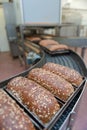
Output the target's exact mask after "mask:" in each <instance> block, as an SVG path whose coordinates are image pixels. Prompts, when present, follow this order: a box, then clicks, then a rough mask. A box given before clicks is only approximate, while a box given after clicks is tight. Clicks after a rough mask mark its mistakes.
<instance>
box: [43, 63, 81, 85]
mask: <svg viewBox="0 0 87 130" xmlns="http://www.w3.org/2000/svg"><path fill="white" fill-rule="evenodd" d="M43 69H45V70H48V71H50V72H53V73H54V74H57V75H59V76H61V77H62V78H64V79H66V80H67V81H68V82H70V83H71V84H73V85H76V86H79V85H80V84H81V82H82V80H83V79H82V76H81V75H80V73H79V72H77V71H76V70H74V69H71V68H69V67H66V66H63V65H59V64H55V63H50V62H48V63H46V64H45V65H44V66H43Z"/></svg>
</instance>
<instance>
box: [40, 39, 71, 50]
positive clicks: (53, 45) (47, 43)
mask: <svg viewBox="0 0 87 130" xmlns="http://www.w3.org/2000/svg"><path fill="white" fill-rule="evenodd" d="M39 45H41V46H42V47H45V48H46V49H48V50H49V51H52V52H53V51H60V50H68V49H69V48H68V46H66V45H64V44H59V43H58V42H57V41H54V40H41V41H40V42H39Z"/></svg>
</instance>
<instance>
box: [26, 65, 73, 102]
mask: <svg viewBox="0 0 87 130" xmlns="http://www.w3.org/2000/svg"><path fill="white" fill-rule="evenodd" d="M28 78H29V79H32V80H34V81H36V82H37V83H39V84H40V85H42V86H43V87H45V88H46V89H48V90H49V91H50V92H51V93H53V94H54V95H56V96H57V97H59V98H60V99H61V100H63V101H66V100H67V99H68V98H69V97H70V95H71V94H72V93H73V92H74V89H73V86H72V85H71V84H70V83H69V82H67V81H66V80H65V79H63V78H61V77H59V76H58V75H55V74H53V73H51V72H49V71H46V70H44V69H41V68H35V69H32V70H31V71H30V72H29V75H28Z"/></svg>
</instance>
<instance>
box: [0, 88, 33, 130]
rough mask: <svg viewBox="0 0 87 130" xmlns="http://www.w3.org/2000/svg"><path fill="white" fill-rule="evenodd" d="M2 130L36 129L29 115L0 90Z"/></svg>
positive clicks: (0, 126) (0, 121) (0, 123)
mask: <svg viewBox="0 0 87 130" xmlns="http://www.w3.org/2000/svg"><path fill="white" fill-rule="evenodd" d="M0 130H35V128H34V126H33V124H32V122H31V121H30V119H29V117H28V116H27V115H26V114H25V113H24V111H23V110H21V109H20V107H19V106H18V105H17V104H16V102H15V101H13V100H12V99H11V98H10V97H9V96H8V95H7V94H6V93H5V92H4V91H3V90H0Z"/></svg>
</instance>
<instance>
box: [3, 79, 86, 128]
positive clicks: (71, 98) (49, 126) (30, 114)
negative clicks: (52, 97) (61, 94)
mask: <svg viewBox="0 0 87 130" xmlns="http://www.w3.org/2000/svg"><path fill="white" fill-rule="evenodd" d="M84 84H85V78H84V80H83V82H82V83H81V85H80V86H78V87H77V88H76V87H74V90H75V91H74V93H73V94H72V95H71V96H70V98H69V99H68V100H67V101H66V102H64V101H63V100H61V99H59V98H56V99H57V101H58V103H59V104H60V106H61V108H60V110H59V111H58V112H57V113H56V114H55V115H54V116H53V118H52V119H51V121H49V122H48V123H46V124H43V123H42V122H41V120H39V118H38V117H37V116H36V115H35V114H34V113H33V112H31V111H30V110H29V109H28V108H27V107H26V106H25V105H24V104H23V103H22V102H21V101H19V100H18V99H17V97H15V96H14V94H13V93H11V92H10V91H9V90H8V89H7V88H6V86H5V87H4V88H3V89H4V90H5V91H6V92H7V93H8V94H9V95H10V96H11V97H12V98H13V99H14V100H15V101H16V102H17V103H18V104H19V105H20V107H22V108H23V109H24V110H25V111H26V112H27V114H28V115H29V116H30V117H31V118H32V119H33V120H34V121H35V123H36V125H37V126H38V125H39V127H38V130H51V128H52V127H53V126H54V124H55V123H56V121H58V119H59V117H60V116H61V115H62V113H63V112H64V110H65V109H66V108H67V107H68V106H69V104H70V103H71V102H72V100H73V99H74V97H75V96H76V95H77V94H78V92H79V91H80V90H81V89H83V87H84Z"/></svg>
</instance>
